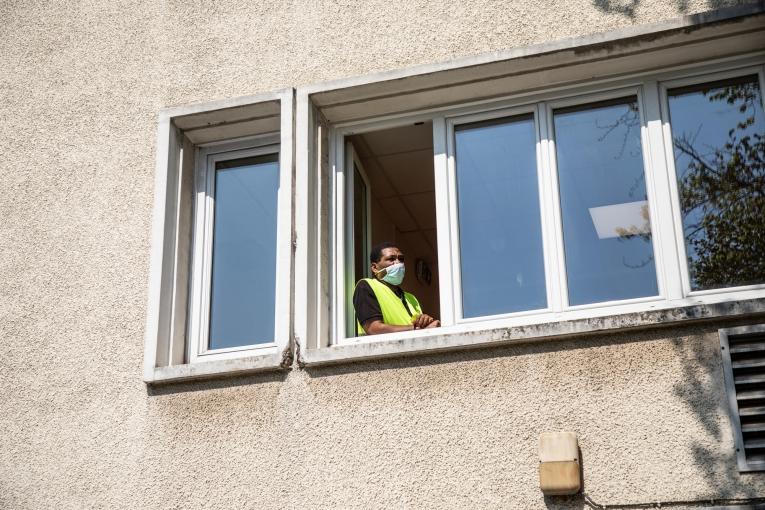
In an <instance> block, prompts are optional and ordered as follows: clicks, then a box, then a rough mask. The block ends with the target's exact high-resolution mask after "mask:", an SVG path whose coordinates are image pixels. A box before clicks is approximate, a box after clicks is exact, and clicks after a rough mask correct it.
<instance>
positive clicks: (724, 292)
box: [329, 55, 765, 346]
mask: <svg viewBox="0 0 765 510" xmlns="http://www.w3.org/2000/svg"><path fill="white" fill-rule="evenodd" d="M751 60H755V61H756V63H755V64H752V63H751ZM710 69H711V70H710ZM752 69H757V70H758V73H757V74H758V76H760V86H761V87H762V86H763V84H765V80H764V79H763V70H764V69H765V58H764V57H763V56H762V55H760V56H756V57H754V58H751V57H749V58H747V57H744V58H741V59H736V58H730V59H726V60H725V61H723V62H712V63H704V64H701V65H696V66H675V67H671V68H668V69H661V70H658V71H653V72H643V73H637V74H636V75H635V76H634V77H631V78H626V79H622V80H614V81H610V82H609V81H606V82H594V83H592V84H585V85H581V84H578V85H574V86H571V87H564V88H562V89H554V90H550V91H544V92H535V93H533V94H520V95H516V96H507V97H503V98H499V99H492V100H485V101H476V102H472V103H466V104H457V105H449V106H443V107H436V108H430V109H425V110H420V111H416V112H411V113H405V114H398V115H390V116H381V117H378V118H371V119H363V120H359V121H351V122H345V123H338V124H337V125H334V126H331V127H330V128H329V140H330V147H331V150H330V154H329V168H330V169H334V170H333V171H332V175H333V176H334V178H333V181H332V189H331V190H330V197H329V202H330V207H331V209H332V225H331V228H330V230H331V232H332V233H331V235H330V243H331V247H330V248H331V251H332V252H333V260H334V264H333V269H334V271H333V273H332V274H331V275H330V280H331V281H332V282H333V290H334V292H333V295H332V297H331V300H330V302H331V305H330V306H331V310H332V311H333V313H332V317H333V322H332V324H331V326H330V334H329V345H330V346H332V345H336V346H343V345H349V344H355V343H359V342H364V343H374V342H381V341H386V340H389V341H394V342H395V341H399V340H402V339H408V338H420V337H435V336H439V335H448V334H452V333H465V332H472V331H477V330H480V329H486V328H508V327H515V326H523V325H531V324H542V323H549V322H558V321H561V320H569V319H570V320H578V319H586V318H594V317H603V316H608V315H613V314H625V313H639V312H644V311H649V310H662V309H669V308H674V307H678V306H692V305H697V304H707V303H710V304H711V303H717V302H721V301H727V300H730V299H752V298H760V297H763V296H765V293H763V290H765V284H760V285H753V286H746V287H735V288H726V289H713V290H712V291H701V292H692V293H691V292H688V291H687V290H686V288H685V287H683V286H680V288H679V289H678V282H679V281H681V276H680V275H679V274H678V272H677V271H678V270H679V268H680V267H683V266H684V265H685V266H686V267H685V271H686V272H687V265H686V264H687V262H686V259H685V258H682V257H684V253H685V252H684V249H683V251H682V252H679V251H678V248H679V243H678V241H679V242H682V238H681V239H678V238H677V237H676V236H677V230H678V229H677V225H676V223H675V222H676V221H677V219H676V217H675V216H672V217H671V221H666V219H667V218H668V217H667V216H666V215H667V211H669V210H672V209H674V208H675V207H676V205H675V203H676V202H677V195H676V193H677V190H676V186H674V187H673V186H672V181H671V178H674V175H673V174H670V169H669V165H670V162H671V161H672V160H668V159H667V158H668V156H667V146H668V143H666V140H671V138H667V132H666V130H667V129H668V125H667V121H666V119H667V118H666V116H665V115H664V110H666V106H665V105H666V96H664V97H662V86H663V85H664V84H666V83H675V82H676V81H679V80H683V81H690V82H697V83H698V82H703V81H706V80H707V77H708V76H716V75H721V74H726V75H728V76H743V75H747V74H753V72H752ZM627 96H634V97H636V98H637V101H638V105H639V106H638V107H639V116H640V139H641V150H642V157H643V168H644V172H645V178H646V195H647V198H648V202H649V211H650V214H651V228H652V242H653V251H654V263H655V269H656V278H657V287H658V293H657V295H655V296H648V297H641V298H633V299H628V300H615V301H607V302H599V303H591V304H583V305H576V306H568V304H567V299H568V298H567V294H564V291H565V289H566V281H565V280H564V279H565V278H566V274H565V256H564V255H565V254H564V251H563V245H562V228H560V227H561V226H562V223H561V217H560V196H559V194H558V182H557V166H556V165H555V143H554V137H553V138H552V139H549V138H548V139H545V137H544V133H545V132H546V133H551V132H552V115H553V109H554V108H561V107H565V106H574V105H586V104H588V103H596V102H598V101H603V100H607V99H614V98H619V97H627ZM530 110H533V112H534V115H535V120H536V119H538V120H539V122H538V124H537V126H536V128H537V130H538V131H539V137H540V138H539V140H540V144H539V146H538V148H537V150H538V158H537V160H538V162H539V161H542V162H543V163H544V164H546V165H548V167H549V168H552V169H553V170H554V172H553V173H554V175H547V174H545V175H544V178H545V187H546V188H547V191H546V193H547V195H548V196H546V197H540V198H541V200H542V201H540V208H541V209H542V216H543V223H542V229H543V246H544V247H545V259H546V260H545V271H546V274H545V278H546V280H547V285H548V286H552V288H553V297H554V298H555V300H554V301H552V302H548V307H549V308H550V309H545V310H542V311H540V310H533V311H524V312H516V313H512V314H502V315H493V316H483V317H475V318H469V319H465V318H461V317H460V316H459V308H461V304H458V303H457V301H458V300H459V299H460V295H459V294H457V293H456V289H458V288H459V287H458V286H459V283H458V282H459V274H458V271H459V264H458V260H459V259H458V256H459V254H458V253H457V254H455V250H457V251H458V250H459V246H458V243H457V239H458V238H456V235H458V232H455V230H456V229H458V225H457V222H456V206H457V204H456V196H455V184H456V181H455V177H456V174H455V170H454V161H453V159H454V151H453V125H454V121H453V120H452V119H458V118H463V116H464V118H465V119H471V120H472V121H476V120H488V119H491V118H497V117H502V116H507V112H518V113H520V112H523V113H526V114H528V113H529V112H530ZM421 121H426V122H432V123H433V130H434V139H433V147H434V171H435V175H434V179H435V190H436V216H437V228H438V248H437V252H438V256H439V278H440V282H439V285H440V305H441V310H440V311H441V316H442V317H441V322H442V328H440V330H432V331H414V332H403V333H389V334H385V335H379V336H375V337H363V338H354V337H351V336H345V335H344V334H342V332H341V330H340V329H339V328H338V325H340V324H344V323H345V322H346V317H345V312H344V309H345V308H346V305H345V304H344V300H347V299H350V296H347V295H344V293H343V288H342V287H343V282H338V278H337V275H339V274H343V271H344V270H343V267H344V266H343V264H344V260H342V259H341V258H338V252H339V251H347V250H348V249H349V245H348V239H347V236H346V235H345V232H343V235H342V236H340V235H338V231H339V230H345V229H343V227H342V225H343V224H342V221H343V220H344V218H343V215H342V214H338V209H340V208H343V209H344V208H347V207H348V204H347V203H346V201H345V200H344V201H343V203H342V205H340V204H338V202H337V200H336V198H337V196H338V191H337V190H339V189H343V187H342V186H344V185H345V180H344V176H343V175H342V173H343V171H344V170H343V168H344V166H345V161H344V156H343V154H344V153H343V151H342V146H343V144H344V141H345V137H346V136H348V135H351V134H358V133H364V132H369V131H377V130H382V129H389V128H393V127H399V126H404V125H408V124H410V123H413V122H421ZM670 149H671V146H670ZM539 171H540V169H539V168H538V172H539ZM543 173H544V172H543ZM547 173H550V172H549V171H548V172H547ZM667 181H669V183H670V187H669V189H667V186H666V184H665V183H667ZM674 184H675V185H676V182H675V183H674ZM444 193H445V194H446V196H448V200H447V203H446V204H444V198H443V197H444ZM344 195H345V194H344ZM673 201H674V203H673ZM549 204H554V205H553V206H552V207H551V206H550V205H549ZM550 215H552V218H550V217H549V216H550ZM551 223H552V224H554V225H557V226H558V227H559V228H558V229H551ZM668 223H669V226H668V225H667V224H668ZM444 227H446V228H447V231H446V232H444V230H443V229H444ZM680 230H682V228H681V229H680ZM545 231H547V232H545ZM551 232H552V233H551ZM442 238H443V242H442ZM553 238H554V239H553ZM444 245H445V246H444ZM550 245H553V246H554V247H555V250H554V253H548V246H550ZM339 246H342V249H338V247H339ZM681 254H682V255H681ZM455 255H456V256H455ZM548 265H551V266H552V267H555V268H557V271H556V274H553V275H552V277H551V275H550V274H548V273H547V271H548ZM447 266H449V267H447ZM561 268H563V269H561ZM552 279H555V280H558V281H554V282H550V280H552ZM556 288H557V289H558V290H557V291H556ZM548 292H549V291H548ZM549 296H550V294H549V293H548V299H549ZM458 307H459V308H458Z"/></svg>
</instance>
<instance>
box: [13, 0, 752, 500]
mask: <svg viewBox="0 0 765 510" xmlns="http://www.w3.org/2000/svg"><path fill="white" fill-rule="evenodd" d="M737 3H746V2H721V1H717V0H687V1H686V0H683V1H680V0H664V1H658V0H628V1H618V0H613V1H611V0H594V1H584V0H573V1H570V2H565V3H564V2H555V1H550V0H542V1H536V2H529V1H520V0H518V1H489V0H483V1H478V0H465V1H461V2H440V1H438V2H425V1H411V0H410V1H398V0H393V1H385V2H383V1H368V2H348V1H333V2H330V1H322V0H315V1H307V2H300V1H260V2H244V1H240V0H224V1H221V2H215V3H213V2H202V1H196V0H194V1H187V2H180V1H176V0H166V1H162V2H149V1H132V2H113V3H109V4H105V3H99V2H89V1H80V0H77V1H71V2H46V1H38V0H35V1H21V0H5V1H3V2H1V3H0V19H2V23H0V47H2V51H0V69H2V72H0V139H2V140H3V143H2V144H1V145H0V147H2V149H0V153H1V154H2V157H1V158H0V170H1V171H2V178H1V179H0V239H1V240H2V242H0V342H1V343H2V351H1V353H0V389H1V390H2V395H3V398H2V399H0V431H2V433H0V508H9V509H39V508H56V509H82V508H131V509H132V508H147V509H154V508H156V509H160V508H162V509H164V508H167V509H170V508H183V509H195V508H254V507H257V508H285V507H293V508H359V509H361V508H364V509H366V508H460V507H462V508H519V509H527V508H548V507H550V508H553V507H556V508H557V507H567V508H582V502H581V500H580V499H576V498H574V499H572V500H570V501H566V500H551V499H547V500H545V499H544V498H543V497H542V495H541V493H540V492H539V490H538V482H537V478H536V477H537V471H536V470H537V457H536V447H537V441H538V436H539V433H540V432H543V431H550V430H560V429H567V430H573V431H575V432H577V433H578V434H580V446H581V448H582V455H583V466H584V476H585V490H586V491H587V492H588V493H589V494H590V495H591V496H592V498H593V499H594V500H596V501H598V502H603V503H609V502H630V501H655V500H660V499H665V500H666V499H691V498H697V497H699V498H700V497H707V498H708V497H724V496H755V495H765V477H764V476H763V475H761V474H747V475H740V474H739V473H738V472H737V470H736V463H735V455H734V448H733V439H732V433H731V429H730V426H729V424H728V421H727V416H726V408H725V400H724V398H725V395H724V390H723V385H722V373H721V362H720V355H719V352H718V351H719V343H718V339H717V333H716V329H717V327H719V326H723V325H724V326H730V325H731V323H730V322H725V323H722V322H721V323H705V324H699V325H695V326H684V327H677V328H669V329H663V330H656V331H649V332H631V333H620V334H614V335H608V336H602V335H601V336H597V337H590V336H587V335H584V336H582V337H580V338H577V339H576V340H572V341H555V342H544V343H538V344H529V345H518V346H513V347H499V348H493V349H484V350H471V351H465V352H458V353H449V354H439V355H428V356H418V357H413V358H406V359H393V360H387V361H375V362H365V363H356V364H346V365H339V366H332V367H325V368H309V369H305V370H293V371H291V372H288V373H269V374H261V375H254V376H249V377H240V378H236V379H229V380H222V381H209V382H196V383H188V384H182V385H173V386H168V387H159V388H156V389H147V387H146V386H145V385H144V383H143V382H142V380H141V375H142V356H143V338H144V337H143V333H144V323H145V317H146V298H147V284H148V271H149V252H150V231H151V215H152V205H153V186H154V154H155V146H154V144H155V140H156V137H155V130H156V118H157V112H158V110H159V109H160V108H163V107H167V106H173V105H178V104H185V103H190V102H194V101H209V100H214V99H221V98H227V97H233V96H241V95H248V94H254V93H258V92H263V91H269V90H274V89H279V88H283V87H289V86H299V85H304V84H310V83H316V82H320V81H325V80H331V79H337V78H343V77H348V76H354V75H360V74H366V73H370V72H375V71H384V70H389V69H395V68H401V67H406V66H411V65H416V64H425V63H432V62H439V61H445V60H449V59H452V58H455V57H461V56H468V55H475V54H478V53H482V52H491V51H495V50H500V49H508V48H513V47H518V46H522V45H527V44H533V43H538V42H544V41H550V40H554V39H559V38H563V37H570V36H580V35H586V34H591V33H595V32H603V31H608V30H614V29H618V28H622V27H628V26H631V25H635V24H643V23H651V22H655V21H661V20H665V19H669V18H672V17H676V16H678V15H680V14H684V13H695V12H701V11H705V10H709V9H711V8H716V7H721V6H725V5H734V4H737ZM740 323H741V322H740V321H739V322H734V323H733V324H740Z"/></svg>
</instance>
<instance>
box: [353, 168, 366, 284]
mask: <svg viewBox="0 0 765 510" xmlns="http://www.w3.org/2000/svg"><path fill="white" fill-rule="evenodd" d="M367 208H368V205H367V185H366V183H365V182H364V179H363V177H361V173H360V172H359V169H358V167H357V166H356V164H355V163H354V165H353V238H354V239H355V242H354V243H353V261H354V272H355V274H354V280H353V283H354V284H355V283H356V282H357V281H359V280H361V279H362V278H365V277H366V276H367V272H368V267H369V252H368V247H367V230H368V227H367V223H368V220H367Z"/></svg>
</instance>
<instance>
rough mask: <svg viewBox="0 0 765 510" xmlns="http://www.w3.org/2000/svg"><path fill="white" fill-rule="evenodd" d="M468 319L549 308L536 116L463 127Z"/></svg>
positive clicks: (461, 198)
mask: <svg viewBox="0 0 765 510" xmlns="http://www.w3.org/2000/svg"><path fill="white" fill-rule="evenodd" d="M455 143H456V160H457V192H458V193H457V194H458V207H459V229H460V235H459V238H460V266H461V270H462V310H463V316H464V317H478V316H484V315H496V314H501V313H509V312H518V311H522V310H535V309H539V308H545V307H546V306H547V294H546V290H545V274H544V256H543V252H542V229H541V219H540V213H539V189H538V184H537V164H536V135H535V130H534V119H533V118H532V117H531V116H526V117H520V118H512V119H501V120H498V121H490V122H483V123H475V124H467V125H462V126H459V127H457V129H456V132H455Z"/></svg>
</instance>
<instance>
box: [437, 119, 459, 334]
mask: <svg viewBox="0 0 765 510" xmlns="http://www.w3.org/2000/svg"><path fill="white" fill-rule="evenodd" d="M448 137H449V134H448V130H447V127H446V119H445V118H444V117H442V116H441V117H435V118H434V119H433V170H434V182H435V193H436V232H437V245H438V246H437V252H438V282H439V299H440V308H441V325H442V326H451V325H452V324H454V323H455V322H456V316H455V315H456V314H455V307H456V304H457V303H458V302H460V301H459V300H460V296H459V294H458V289H457V288H455V285H454V278H453V275H454V267H455V264H456V265H457V266H458V265H459V264H458V261H456V260H454V259H453V258H452V252H453V251H454V250H452V243H454V242H456V239H453V238H452V236H451V229H452V225H451V218H454V221H456V218H457V215H456V209H457V204H456V203H455V201H454V200H453V199H452V198H453V197H452V196H451V194H450V193H449V190H450V186H449V182H450V181H449V158H448V153H447V140H448Z"/></svg>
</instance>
